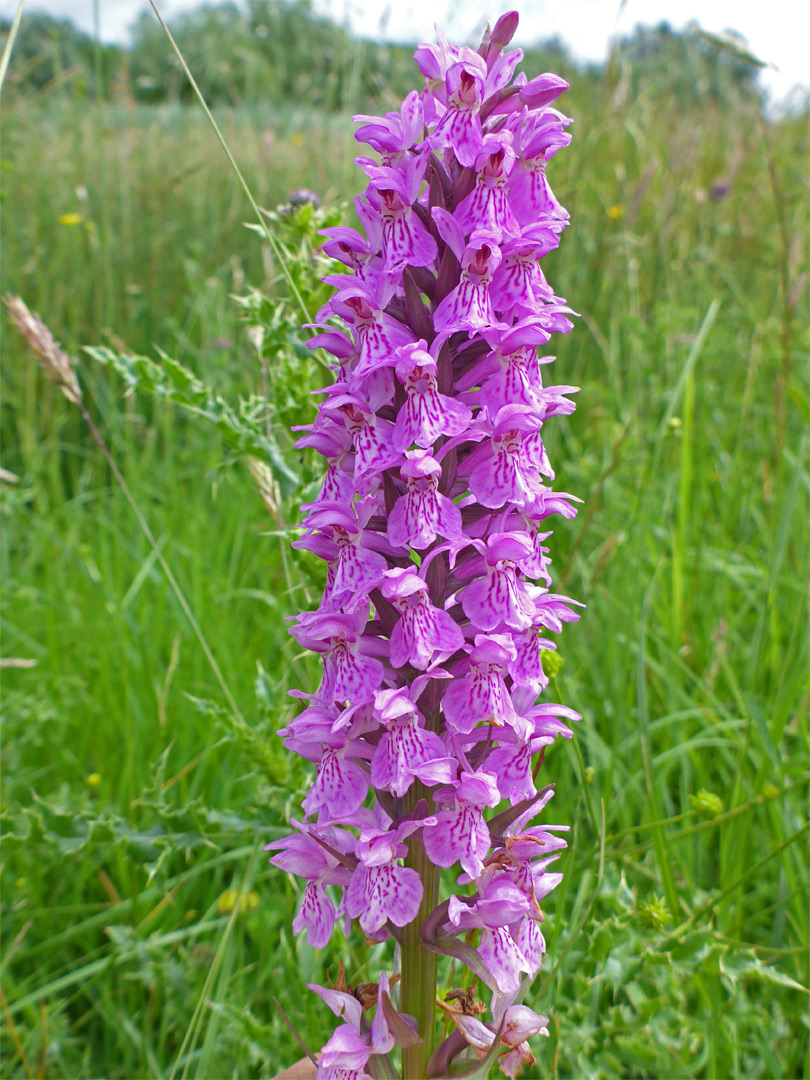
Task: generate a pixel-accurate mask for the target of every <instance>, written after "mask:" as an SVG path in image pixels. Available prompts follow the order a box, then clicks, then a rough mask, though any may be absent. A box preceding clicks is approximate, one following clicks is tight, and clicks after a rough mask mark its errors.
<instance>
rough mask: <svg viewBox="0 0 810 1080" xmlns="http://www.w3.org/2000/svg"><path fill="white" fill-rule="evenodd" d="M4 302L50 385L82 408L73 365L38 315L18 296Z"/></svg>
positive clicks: (7, 298) (80, 394)
mask: <svg viewBox="0 0 810 1080" xmlns="http://www.w3.org/2000/svg"><path fill="white" fill-rule="evenodd" d="M4 302H5V305H6V307H7V308H8V310H9V313H10V315H11V321H12V322H13V323H14V325H15V326H16V328H17V329H18V330H19V332H20V333H21V334H22V336H23V337H24V338H25V340H26V341H27V342H28V344H29V345H30V346H31V348H32V349H33V350H34V352H35V353H36V354H37V356H38V357H39V362H40V364H41V366H42V370H43V371H44V372H45V374H46V375H47V376H48V378H49V379H50V380H51V382H53V383H55V384H56V385H57V386H58V387H59V389H60V390H61V391H62V393H63V394H64V395H65V397H66V398H67V399H68V401H69V402H70V403H71V404H73V405H79V404H81V400H82V392H81V389H80V387H79V382H78V379H77V378H76V373H75V371H74V370H73V363H72V361H71V359H70V357H69V356H68V354H67V353H66V352H65V351H64V349H63V348H62V347H61V345H60V344H59V343H58V342H57V341H56V340H55V339H54V336H53V334H52V333H51V332H50V330H49V329H48V327H47V326H46V325H45V323H44V322H43V321H42V319H41V318H40V317H39V315H37V314H36V312H32V311H29V310H28V307H27V305H26V304H25V302H24V301H23V300H22V299H21V298H20V297H19V296H6V297H5V298H4Z"/></svg>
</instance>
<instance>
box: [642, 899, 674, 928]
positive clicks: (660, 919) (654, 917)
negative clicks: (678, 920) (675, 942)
mask: <svg viewBox="0 0 810 1080" xmlns="http://www.w3.org/2000/svg"><path fill="white" fill-rule="evenodd" d="M638 921H639V922H640V923H641V925H642V926H644V927H646V928H647V929H648V930H663V929H664V927H665V926H666V925H667V923H669V922H672V916H671V915H670V913H669V908H668V907H667V905H666V904H665V903H664V901H663V900H662V899H661V897H660V896H651V897H650V898H649V899H648V900H645V901H644V903H643V904H642V905H641V907H640V908H639V909H638Z"/></svg>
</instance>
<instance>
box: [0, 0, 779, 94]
mask: <svg viewBox="0 0 810 1080" xmlns="http://www.w3.org/2000/svg"><path fill="white" fill-rule="evenodd" d="M169 27H170V29H171V31H172V33H173V35H174V37H175V40H176V41H177V44H178V46H179V47H180V49H181V51H182V53H183V55H184V56H185V58H186V60H187V62H188V64H189V67H190V68H191V70H192V71H193V72H194V75H195V77H196V78H197V80H198V82H199V84H200V87H201V89H202V91H203V93H204V94H205V96H206V99H207V100H208V101H209V102H211V103H212V104H215V105H232V106H238V105H243V104H247V103H254V102H256V103H258V102H266V101H269V100H270V101H274V102H279V101H282V102H287V103H290V104H296V103H299V104H303V105H307V106H312V107H316V108H319V109H324V110H328V111H339V110H345V109H348V108H358V107H360V106H361V105H362V103H363V102H372V101H376V102H380V103H381V104H382V106H383V107H385V106H386V105H388V103H389V102H390V103H393V102H394V101H396V100H397V99H400V98H401V97H402V96H403V94H404V93H405V92H407V90H408V88H409V87H410V86H411V85H412V83H413V72H414V68H413V48H414V44H415V43H414V44H411V45H402V44H396V45H395V44H386V43H380V42H377V41H370V40H365V39H361V38H357V37H354V36H352V35H351V34H350V33H349V32H348V30H346V29H345V28H344V27H342V26H339V25H338V24H336V23H335V22H334V21H332V20H331V19H329V18H328V17H326V16H323V15H319V14H318V13H316V12H315V11H314V9H313V6H312V3H311V0H248V2H247V4H246V5H245V6H244V7H240V6H237V5H236V4H235V3H233V2H228V0H226V2H221V3H212V4H208V5H205V6H203V7H199V8H197V9H195V10H193V11H189V12H185V13H183V14H181V15H178V16H177V17H176V18H174V19H172V20H170V21H169ZM9 28H10V27H9V23H8V22H7V21H4V20H0V33H2V34H3V35H6V34H7V33H8V31H9ZM524 52H525V53H526V64H527V70H529V69H530V70H532V71H539V70H553V71H556V72H557V73H559V74H560V75H562V76H563V77H567V78H569V79H571V78H575V79H579V80H583V79H585V80H587V81H589V82H595V81H598V80H599V79H600V78H601V77H602V75H603V74H604V72H605V68H606V67H607V69H608V70H609V71H610V70H611V69H614V70H615V73H616V78H617V80H618V79H622V80H625V81H627V80H629V81H630V82H631V84H632V85H631V86H630V87H629V89H631V90H632V91H634V92H643V91H648V92H653V93H655V94H656V95H660V96H665V97H670V98H672V99H673V100H676V101H679V102H681V103H682V104H683V105H684V106H689V105H694V104H699V103H701V102H703V103H705V102H707V101H718V102H721V101H728V100H739V99H740V98H744V99H747V100H751V99H754V100H755V99H756V98H757V97H759V98H762V96H763V95H762V91H761V89H760V87H759V85H758V78H757V76H758V71H759V67H760V65H759V64H758V62H757V61H756V60H755V59H754V58H753V57H752V56H751V55H750V54H748V53H747V52H746V51H745V49H744V48H743V47H737V46H735V44H734V42H733V41H732V42H729V40H726V39H721V38H715V37H712V36H711V35H708V34H705V33H703V32H702V31H700V30H699V29H698V28H697V27H690V28H689V29H687V30H686V31H683V32H676V31H674V30H672V29H671V27H670V26H669V25H668V24H667V23H661V24H660V25H658V26H656V27H654V28H642V27H638V28H636V30H635V32H634V33H633V34H632V35H630V36H628V37H625V38H623V39H622V40H620V41H618V42H617V43H616V44H615V45H614V47H613V49H612V52H611V54H610V56H609V58H608V60H607V61H606V64H605V65H603V64H592V63H590V64H581V63H577V62H576V61H575V60H574V59H573V58H572V57H571V55H570V54H569V52H568V51H567V49H566V47H565V46H564V44H563V43H562V42H561V41H560V40H559V39H550V40H547V41H542V42H538V43H537V44H535V45H533V46H531V47H529V48H525V49H524ZM8 84H9V87H10V88H11V89H12V90H13V91H14V92H16V93H17V94H18V95H22V96H26V97H29V96H33V95H43V94H46V93H49V92H60V93H69V94H71V95H73V96H76V97H80V98H87V99H101V100H107V101H109V100H122V99H123V100H129V101H134V102H138V103H144V104H156V103H162V102H186V101H188V100H189V99H190V96H191V90H190V87H189V85H188V82H187V79H186V77H185V75H184V73H183V71H182V68H181V67H180V64H179V62H178V60H177V58H176V56H175V55H174V53H173V51H172V49H171V46H170V44H169V42H168V39H167V37H166V35H165V33H164V31H163V28H162V27H161V26H160V25H159V23H158V22H157V20H156V19H155V18H154V16H153V15H152V14H151V13H150V12H148V11H143V12H142V13H141V14H140V16H139V17H138V18H137V20H136V21H135V23H134V25H133V27H132V31H131V43H130V44H129V45H128V46H121V45H112V44H106V43H102V42H98V41H96V40H95V39H94V38H93V37H92V36H91V35H89V34H87V33H85V32H84V31H82V30H80V29H79V28H78V27H76V26H75V25H74V24H73V23H72V22H70V20H67V19H56V18H53V17H51V16H49V15H45V14H41V13H31V14H29V15H26V16H24V18H23V21H22V24H21V26H20V30H19V34H18V37H17V40H16V42H15V45H14V53H13V56H12V62H11V66H10V68H9V73H8Z"/></svg>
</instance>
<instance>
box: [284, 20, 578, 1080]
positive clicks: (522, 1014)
mask: <svg viewBox="0 0 810 1080" xmlns="http://www.w3.org/2000/svg"><path fill="white" fill-rule="evenodd" d="M516 27H517V14H516V13H515V12H509V13H508V14H507V15H504V16H503V17H502V18H501V19H499V20H498V22H497V23H496V25H495V27H494V28H493V30H492V32H491V33H490V34H488V35H487V36H486V37H485V39H484V41H483V42H482V45H481V47H480V49H479V50H478V51H477V52H476V51H474V50H472V49H469V48H466V47H457V46H453V45H449V44H448V43H447V42H445V41H444V39H443V38H441V37H439V41H438V44H436V45H421V46H420V47H419V49H417V51H416V54H415V58H416V61H417V64H418V66H419V69H420V71H421V73H422V75H423V76H424V87H423V88H422V89H421V90H420V91H417V90H414V91H412V92H411V93H410V94H409V95H408V96H407V97H406V99H405V101H404V102H403V103H402V106H401V108H400V109H399V111H398V112H393V113H388V114H387V115H386V116H384V117H374V116H361V117H357V118H356V119H357V120H359V121H360V123H361V127H360V129H359V130H358V131H357V133H356V137H357V139H358V140H359V141H360V142H362V143H365V144H367V145H368V146H370V147H371V149H372V150H373V151H374V152H375V153H376V155H377V156H376V157H374V158H371V157H360V158H358V164H359V165H360V166H361V168H362V169H363V170H364V172H365V174H366V177H367V180H368V184H367V187H366V190H365V192H364V193H363V195H361V196H359V197H358V199H357V200H356V204H355V205H356V210H357V217H358V219H359V222H360V225H361V227H362V231H360V230H357V229H353V228H348V227H337V228H330V229H326V230H324V235H325V236H326V238H327V239H326V242H325V244H324V250H325V252H326V253H327V254H329V255H331V256H332V257H334V258H335V259H337V260H338V261H340V262H341V263H343V265H344V267H345V271H346V272H344V273H340V274H335V275H332V276H330V277H328V278H326V279H325V280H326V281H327V282H329V283H330V284H332V285H333V286H334V287H335V290H336V291H335V294H334V296H333V297H332V298H331V299H330V300H329V301H328V303H327V304H326V305H325V306H324V308H322V310H321V311H320V312H318V314H317V316H316V322H315V323H314V324H313V326H314V328H315V329H316V330H317V333H316V334H315V336H314V337H313V338H312V339H311V341H310V345H311V347H312V348H322V349H325V350H327V351H328V352H330V353H331V354H332V356H333V357H334V364H333V369H334V372H335V382H334V384H333V385H332V386H329V387H327V388H326V389H324V391H323V395H324V399H323V401H322V402H321V405H320V407H319V409H318V414H317V417H316V419H315V421H314V423H312V424H311V425H309V426H307V427H306V428H304V429H302V431H303V434H302V435H301V437H300V438H299V440H298V443H297V445H298V446H299V447H301V448H303V447H314V448H315V449H316V450H317V451H318V452H319V453H320V454H321V455H322V456H323V457H324V459H325V463H326V475H325V479H324V482H323V487H322V489H321V492H320V494H319V496H318V498H317V499H316V500H314V501H313V502H311V503H308V504H306V505H305V506H304V507H303V508H302V509H303V511H304V515H305V516H304V526H305V529H304V534H303V536H302V537H301V539H300V540H298V541H296V542H295V545H294V546H296V547H299V548H303V549H305V550H308V551H310V552H311V553H313V554H314V555H316V556H317V557H318V558H320V559H322V560H323V561H324V562H325V564H326V569H327V577H326V587H325V590H324V593H323V596H322V597H321V601H320V604H319V607H318V608H317V610H315V611H307V612H304V613H302V614H300V615H299V616H297V617H296V619H295V625H294V626H293V628H292V631H291V632H292V634H293V635H294V636H295V638H296V640H297V641H298V642H299V644H300V645H302V646H303V647H305V648H307V649H310V650H313V651H315V652H317V653H319V654H320V656H321V659H322V662H323V674H322V679H321V683H320V685H319V686H318V687H317V688H316V689H314V691H309V690H308V691H304V690H295V691H292V693H293V695H294V696H296V697H298V698H299V699H301V701H302V702H303V703H304V708H303V710H302V712H301V713H300V715H299V716H297V717H296V718H295V719H294V720H292V721H291V722H290V723H289V724H288V725H287V727H286V728H284V729H283V730H282V731H281V732H280V735H281V737H282V738H283V739H284V741H285V744H286V746H287V747H288V749H290V750H291V751H293V752H295V753H298V754H300V755H302V756H303V757H304V758H306V759H307V760H309V761H311V762H312V763H313V765H314V766H315V769H316V772H315V778H314V781H313V784H312V787H311V789H310V791H309V793H308V794H307V796H306V798H305V799H304V801H303V804H302V811H303V815H302V817H301V819H300V820H297V821H296V820H294V821H293V822H292V824H293V826H294V828H295V832H294V833H293V834H292V835H290V836H288V837H286V838H284V839H282V840H278V841H275V842H274V843H273V844H270V845H268V847H269V848H270V849H271V850H273V851H274V852H275V854H274V855H273V857H272V860H271V861H272V862H273V863H274V864H275V865H276V866H278V867H280V868H282V869H285V870H289V871H291V872H292V873H295V874H297V875H298V876H299V877H301V878H303V880H304V882H305V885H304V894H303V899H302V902H301V906H300V908H299V910H298V912H297V914H296V916H295V919H294V922H293V929H294V931H295V932H302V931H306V933H307V939H308V941H309V944H310V945H312V946H314V947H315V948H322V947H323V946H324V945H326V943H327V942H328V941H329V940H330V938H331V936H332V933H333V931H334V929H335V927H336V926H337V925H340V926H341V927H342V928H343V930H344V932H346V933H348V931H349V928H350V925H351V923H352V922H353V921H356V922H357V923H358V924H359V927H360V929H361V931H362V932H363V933H364V934H365V936H366V938H367V939H368V940H369V941H372V942H382V941H387V940H391V939H393V940H394V941H395V942H396V943H397V946H398V948H397V950H395V952H394V954H393V955H392V957H391V967H390V969H389V970H388V971H382V972H381V973H380V975H379V984H378V986H377V988H376V992H375V994H374V995H372V998H373V1000H371V999H369V996H368V995H367V994H364V995H361V997H360V998H358V992H357V991H352V989H351V987H349V985H348V984H345V985H341V986H339V987H338V986H336V987H330V988H327V987H320V986H314V985H313V986H312V987H311V988H312V989H313V990H314V991H315V992H316V993H317V994H319V995H320V996H321V997H322V998H323V1000H324V1001H325V1003H326V1004H327V1005H328V1006H329V1007H330V1008H331V1009H332V1011H333V1012H334V1013H335V1015H336V1016H337V1017H338V1020H339V1023H338V1026H337V1027H336V1029H335V1031H334V1032H333V1034H332V1036H331V1037H330V1038H329V1040H328V1041H327V1042H326V1044H325V1045H324V1046H323V1047H322V1049H321V1051H320V1053H319V1055H317V1061H318V1067H317V1068H318V1078H319V1080H363V1078H366V1077H369V1076H376V1075H385V1076H389V1075H394V1074H395V1073H394V1069H395V1067H396V1062H397V1060H398V1058H399V1054H400V1052H401V1061H402V1076H403V1077H404V1078H406V1080H424V1078H426V1077H427V1075H428V1071H429V1070H430V1071H431V1073H433V1072H434V1071H435V1074H436V1075H445V1074H446V1073H447V1072H448V1071H450V1070H452V1071H454V1072H455V1071H457V1070H458V1069H459V1068H460V1067H462V1065H463V1062H465V1061H466V1062H467V1063H469V1062H472V1063H475V1061H476V1060H478V1061H481V1062H482V1063H483V1067H484V1068H485V1069H486V1068H488V1067H489V1064H491V1062H492V1061H493V1060H494V1061H497V1063H498V1065H499V1067H500V1069H501V1071H502V1072H504V1073H505V1074H506V1075H508V1076H510V1077H514V1076H516V1075H517V1073H518V1072H519V1071H520V1070H521V1069H522V1068H523V1067H525V1066H527V1065H532V1064H533V1063H534V1056H533V1054H532V1051H531V1050H530V1049H529V1045H528V1041H527V1040H528V1039H529V1037H531V1036H532V1035H534V1034H537V1033H541V1034H548V1031H547V1028H546V1024H547V1018H546V1017H543V1016H540V1015H538V1014H537V1013H535V1012H533V1010H531V1009H530V1008H528V1007H527V1006H525V1005H522V1004H518V1001H519V999H521V998H522V995H523V993H524V992H525V989H526V986H527V984H528V981H530V980H531V979H532V978H533V977H534V976H535V975H536V974H537V972H538V971H539V969H540V966H541V964H542V961H543V954H544V952H545V942H544V939H543V935H542V929H541V927H542V923H543V921H544V915H543V911H542V907H541V901H542V899H543V898H544V897H545V896H546V895H547V894H548V893H549V892H550V891H551V890H552V889H553V888H555V887H556V885H557V884H558V883H559V881H560V878H561V875H560V874H559V873H557V872H554V871H553V869H551V867H552V865H553V863H554V861H555V859H556V858H558V856H559V852H560V851H561V850H562V849H563V848H564V847H565V846H566V844H565V840H564V838H563V837H562V836H560V835H559V834H560V833H561V832H564V831H565V829H566V827H565V826H559V825H541V824H536V823H535V822H536V819H537V817H538V816H539V814H540V813H541V811H542V810H543V808H544V806H545V805H546V803H547V802H548V800H549V799H550V798H551V796H552V795H553V785H548V784H547V785H546V786H545V787H544V788H543V789H542V790H540V791H538V789H537V787H536V784H535V780H536V778H537V775H538V772H539V771H540V770H541V768H545V767H546V766H545V751H546V748H547V747H548V746H549V745H551V744H552V743H553V742H554V740H555V738H556V737H557V736H560V735H561V736H563V737H565V738H569V737H571V730H570V728H569V727H568V726H567V723H566V721H572V720H578V719H579V715H578V714H577V713H576V712H574V711H573V710H572V709H570V708H568V707H567V706H564V705H559V704H555V703H553V702H548V701H545V700H542V695H543V693H544V691H545V690H546V687H547V686H548V682H549V679H548V675H547V673H546V672H545V671H544V668H543V657H544V655H545V656H548V655H549V650H554V649H555V647H556V646H555V643H554V640H553V638H552V637H549V636H548V635H556V634H558V633H559V632H560V631H561V630H562V628H563V625H564V623H566V622H570V621H572V620H574V619H577V618H578V614H577V612H576V611H575V610H574V607H575V606H576V602H575V601H573V600H570V599H569V598H567V597H565V596H561V595H559V594H557V593H554V592H552V576H551V562H550V554H549V550H548V548H547V547H546V546H545V541H546V540H547V539H548V537H549V536H550V535H551V534H550V532H549V531H548V528H547V519H548V518H549V517H551V516H553V515H555V514H558V515H562V516H563V517H566V518H571V517H573V516H574V515H575V513H576V508H575V506H574V505H573V504H574V503H575V502H577V501H578V500H576V499H575V498H574V497H573V496H572V495H569V494H567V493H565V492H560V491H557V490H555V489H554V488H553V487H552V486H551V483H552V482H553V480H554V470H553V468H552V465H551V462H550V461H549V459H548V456H547V453H546V449H545V446H544V443H543V434H542V432H543V428H544V425H545V424H546V422H547V421H548V420H550V419H551V418H553V417H554V416H557V415H566V414H569V413H571V412H572V411H573V408H574V406H573V403H572V402H571V400H570V397H569V395H570V394H572V393H573V392H575V390H576V387H572V386H563V385H559V386H554V385H547V384H546V383H545V381H544V379H543V369H544V367H545V366H546V365H548V364H550V363H551V362H552V361H553V359H554V358H553V356H548V355H542V351H543V348H544V346H546V345H547V344H548V343H549V342H550V341H551V340H552V337H553V335H554V334H557V333H567V332H568V331H569V330H570V329H571V328H572V322H571V319H570V318H569V316H570V315H572V314H573V312H572V311H571V309H570V308H568V307H567V306H566V304H565V301H564V300H563V299H561V298H560V297H558V296H556V295H555V293H554V291H553V289H552V288H551V286H550V285H549V283H548V282H547V280H546V278H545V275H544V274H543V272H542V270H541V267H540V261H541V260H542V258H543V257H544V256H545V255H547V254H548V253H549V252H551V251H553V250H554V249H555V248H556V247H557V245H558V243H559V238H560V235H561V233H562V231H563V230H564V228H565V227H566V225H567V223H568V213H567V211H566V210H564V209H563V207H562V206H561V205H560V204H559V202H558V201H557V199H556V197H555V196H554V194H553V192H552V189H551V187H550V186H549V183H548V181H547V179H546V167H547V165H548V163H549V161H550V160H551V159H552V158H553V156H554V154H555V153H556V152H557V150H559V149H560V148H562V147H564V146H566V145H567V143H568V142H569V141H570V135H569V134H568V132H567V130H566V129H567V127H568V125H569V124H570V121H569V120H568V119H567V117H565V116H564V115H563V114H562V113H560V112H558V111H557V109H556V108H555V107H554V102H555V101H556V99H557V98H558V97H559V95H560V94H561V93H562V92H563V91H564V90H565V89H566V84H565V82H564V81H563V80H562V79H560V78H558V77H557V76H556V75H550V74H544V75H539V76H537V77H536V78H534V79H531V80H528V79H527V78H526V76H525V75H522V74H517V75H516V74H515V69H516V66H517V64H518V62H519V61H520V59H521V55H522V54H521V52H520V50H519V49H516V50H512V51H510V52H506V51H504V50H505V47H506V45H508V44H509V41H510V40H511V38H512V36H513V34H514V32H515V29H516ZM547 666H548V665H547ZM538 699H541V700H538ZM504 802H506V803H508V808H507V809H505V810H504V809H501V810H500V811H498V809H497V808H498V807H499V806H500V805H501V804H502V803H504ZM442 956H445V957H451V958H452V959H453V966H452V968H450V967H448V971H450V970H452V971H454V972H455V971H456V970H457V969H458V962H459V961H460V962H461V963H462V964H464V965H466V967H467V968H469V969H470V972H471V973H472V975H473V982H472V983H470V982H469V981H468V980H465V982H466V985H465V986H463V987H461V986H457V987H454V986H452V985H448V986H446V987H445V988H444V991H443V997H441V998H440V1002H441V1004H442V1014H443V1016H444V1017H445V1018H446V1019H449V1021H450V1023H451V1025H452V1028H451V1033H450V1034H449V1035H446V1037H445V1038H444V1039H443V1040H442V1041H441V1042H439V1045H438V1046H437V1045H436V1043H437V1030H436V1017H435V1011H436V1010H435V1000H436V991H437V980H439V979H440V978H441V979H442V980H443V979H444V978H445V977H446V976H445V974H444V968H443V965H444V963H445V962H444V961H441V960H440V957H442ZM397 964H398V967H399V970H398V971H397V972H394V971H393V968H394V966H396V965H397ZM394 975H396V976H399V977H400V978H398V979H396V983H397V985H394ZM456 977H457V976H456ZM344 983H345V981H344ZM478 993H481V994H483V995H484V996H487V997H488V998H489V1000H488V1002H487V1003H486V1004H485V1003H484V1002H482V1001H480V1000H478V997H477V994H478ZM361 998H362V1000H361ZM372 1009H373V1010H374V1011H373V1017H371V1010H372Z"/></svg>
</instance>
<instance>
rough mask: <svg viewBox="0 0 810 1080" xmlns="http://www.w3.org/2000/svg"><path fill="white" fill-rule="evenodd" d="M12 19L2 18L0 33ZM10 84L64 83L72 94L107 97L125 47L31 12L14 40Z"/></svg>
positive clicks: (38, 87) (25, 87) (26, 88)
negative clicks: (101, 41) (100, 41)
mask: <svg viewBox="0 0 810 1080" xmlns="http://www.w3.org/2000/svg"><path fill="white" fill-rule="evenodd" d="M10 29H11V23H10V22H9V21H7V20H6V19H0V38H3V39H4V38H5V36H6V35H7V34H8V32H9V30H10ZM13 55H14V61H13V64H12V66H11V68H10V70H9V76H8V82H9V88H10V89H12V90H14V89H16V90H18V91H22V92H24V93H28V94H37V93H41V92H43V91H48V90H53V89H60V88H66V89H67V90H68V91H69V92H70V94H71V95H72V96H77V97H85V96H89V97H92V98H109V97H110V96H111V94H112V91H113V87H114V84H115V80H116V78H117V77H118V75H119V72H120V70H121V65H122V63H123V57H124V50H123V49H121V48H120V47H119V46H118V45H105V44H102V43H99V42H96V41H95V40H94V39H93V38H92V37H91V36H90V35H89V34H85V33H84V32H83V31H81V30H79V29H78V28H77V27H75V26H74V25H73V23H71V22H70V21H69V20H68V19H54V18H52V17H51V16H50V15H44V14H42V13H40V12H32V13H31V14H27V15H25V16H24V17H23V20H22V22H21V24H20V30H19V33H18V34H17V40H16V41H15V43H14V54H13Z"/></svg>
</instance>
